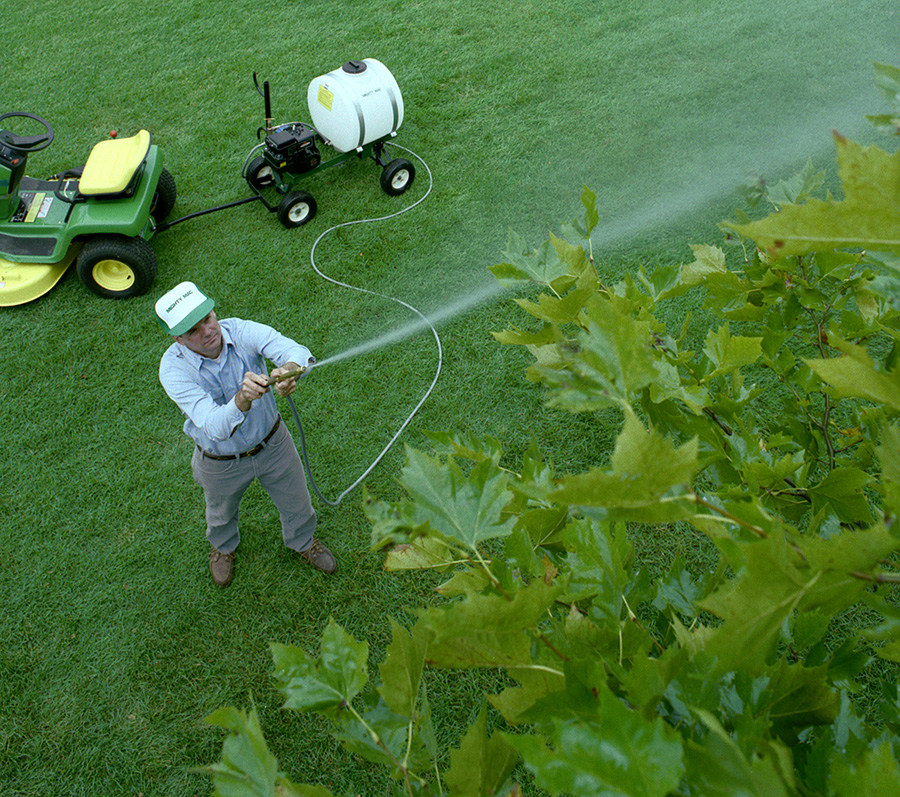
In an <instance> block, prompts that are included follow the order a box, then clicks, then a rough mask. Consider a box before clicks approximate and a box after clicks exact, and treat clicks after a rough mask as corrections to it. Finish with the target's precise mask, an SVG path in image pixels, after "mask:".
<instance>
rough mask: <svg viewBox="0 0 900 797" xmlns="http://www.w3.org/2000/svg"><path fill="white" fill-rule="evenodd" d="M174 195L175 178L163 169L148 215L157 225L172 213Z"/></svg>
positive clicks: (175, 192)
mask: <svg viewBox="0 0 900 797" xmlns="http://www.w3.org/2000/svg"><path fill="white" fill-rule="evenodd" d="M176 195H177V191H176V189H175V178H174V177H172V175H171V174H169V172H168V170H167V169H163V170H162V174H160V175H159V183H157V185H156V195H155V196H154V197H153V206H152V207H151V208H150V215H151V216H153V220H154V221H155V222H156V223H157V224H159V223H160V222H162V221H164V220H165V219H166V218H168V216H169V214H170V213H171V212H172V208H174V207H175V197H176Z"/></svg>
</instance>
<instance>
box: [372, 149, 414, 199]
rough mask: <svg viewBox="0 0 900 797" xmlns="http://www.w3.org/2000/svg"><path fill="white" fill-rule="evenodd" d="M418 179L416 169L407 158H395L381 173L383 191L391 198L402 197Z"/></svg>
mask: <svg viewBox="0 0 900 797" xmlns="http://www.w3.org/2000/svg"><path fill="white" fill-rule="evenodd" d="M415 179H416V167H415V166H413V165H412V163H410V162H409V161H408V160H406V158H394V160H392V161H391V162H390V163H388V165H387V166H385V167H384V169H382V171H381V190H382V191H384V193H386V194H389V195H390V196H400V194H402V193H403V192H404V191H406V189H407V188H409V187H410V186H411V185H412V184H413V180H415Z"/></svg>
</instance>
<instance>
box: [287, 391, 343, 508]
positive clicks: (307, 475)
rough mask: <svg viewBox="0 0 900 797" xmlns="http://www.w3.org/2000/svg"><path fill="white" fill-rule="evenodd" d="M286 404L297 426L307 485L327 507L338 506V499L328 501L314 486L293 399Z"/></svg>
mask: <svg viewBox="0 0 900 797" xmlns="http://www.w3.org/2000/svg"><path fill="white" fill-rule="evenodd" d="M287 400H288V404H290V405H291V413H292V414H293V416H294V423H296V424H297V431H298V432H299V433H300V458H301V459H302V460H303V467H304V468H305V470H306V478H307V479H309V483H310V485H311V486H312V488H313V492H314V493H315V494H316V495H317V496H318V497H319V500H321V501H322V502H323V503H326V504H328V506H338V505H339V504H340V503H341V501H340V499H338V500H337V501H329V500H328V499H327V498H326V497H325V496H324V495H322V493H321V492H319V488H318V486H317V485H316V480H315V479H314V478H313V475H312V470H310V467H309V458H308V457H307V455H306V436H305V435H304V434H303V424H302V423H300V413H298V412H297V407H296V405H295V404H294V399H293V397H291V396H288V397H287Z"/></svg>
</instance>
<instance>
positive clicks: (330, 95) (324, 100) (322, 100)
mask: <svg viewBox="0 0 900 797" xmlns="http://www.w3.org/2000/svg"><path fill="white" fill-rule="evenodd" d="M317 99H318V100H319V105H322V106H324V108H325V110H326V111H330V110H331V105H332V103H333V102H334V92H333V91H329V90H328V89H326V88H325V86H322V85H320V86H319V96H318V97H317Z"/></svg>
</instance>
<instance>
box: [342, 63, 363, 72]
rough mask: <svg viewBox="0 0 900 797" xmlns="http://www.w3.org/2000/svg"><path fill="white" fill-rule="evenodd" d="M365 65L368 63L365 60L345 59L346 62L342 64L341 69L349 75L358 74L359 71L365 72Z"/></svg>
mask: <svg viewBox="0 0 900 797" xmlns="http://www.w3.org/2000/svg"><path fill="white" fill-rule="evenodd" d="M367 67H368V65H367V64H366V62H365V61H347V63H346V64H344V65H343V66H342V67H341V69H343V70H344V71H345V72H348V73H349V74H351V75H358V74H360V73H361V72H365V71H366V69H367Z"/></svg>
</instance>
